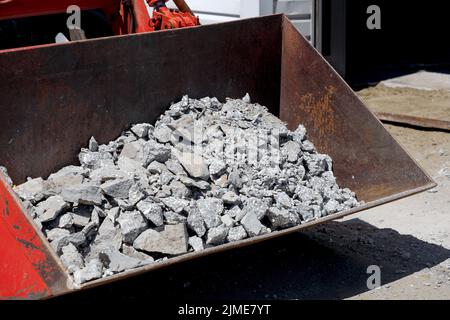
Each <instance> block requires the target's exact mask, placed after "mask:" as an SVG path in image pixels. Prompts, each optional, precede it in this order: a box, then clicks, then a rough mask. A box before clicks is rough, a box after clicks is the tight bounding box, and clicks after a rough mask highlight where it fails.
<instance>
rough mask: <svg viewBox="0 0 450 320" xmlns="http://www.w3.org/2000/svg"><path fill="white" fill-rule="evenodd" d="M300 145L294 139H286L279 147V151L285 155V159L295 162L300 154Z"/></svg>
mask: <svg viewBox="0 0 450 320" xmlns="http://www.w3.org/2000/svg"><path fill="white" fill-rule="evenodd" d="M301 151H302V150H301V146H300V144H298V143H297V142H296V141H288V142H286V143H285V144H284V145H283V146H282V147H281V153H282V154H283V155H285V156H286V158H287V161H289V162H293V163H295V162H297V160H298V158H299V155H300V154H301Z"/></svg>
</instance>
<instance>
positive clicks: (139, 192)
mask: <svg viewBox="0 0 450 320" xmlns="http://www.w3.org/2000/svg"><path fill="white" fill-rule="evenodd" d="M144 198H145V193H144V191H143V189H142V187H141V185H140V183H135V184H134V185H132V186H131V188H130V190H129V191H128V201H129V202H130V204H132V205H133V206H134V205H136V204H137V203H138V202H139V201H141V200H142V199H144Z"/></svg>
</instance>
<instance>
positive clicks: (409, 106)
mask: <svg viewBox="0 0 450 320" xmlns="http://www.w3.org/2000/svg"><path fill="white" fill-rule="evenodd" d="M358 95H359V96H360V97H361V98H362V99H363V100H364V101H365V102H366V103H367V105H368V106H370V108H371V109H372V110H373V111H375V112H390V113H396V114H405V115H408V116H416V117H427V118H431V119H437V120H446V121H450V91H449V90H433V91H431V90H418V89H414V88H390V87H387V86H385V85H384V84H379V85H378V86H376V87H371V88H367V89H364V90H361V91H359V92H358Z"/></svg>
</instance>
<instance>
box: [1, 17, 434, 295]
mask: <svg viewBox="0 0 450 320" xmlns="http://www.w3.org/2000/svg"><path fill="white" fill-rule="evenodd" d="M0 71H1V74H2V77H1V78H0V110H1V113H0V114H1V123H2V129H1V130H0V146H1V149H2V152H1V153H0V164H1V165H4V166H6V167H7V168H8V169H9V172H10V175H11V177H12V178H13V180H14V181H15V182H16V183H18V184H19V183H22V182H24V181H25V179H26V177H27V176H31V177H39V176H42V177H47V176H48V175H49V174H50V173H52V172H54V171H56V170H58V169H59V168H61V167H63V166H65V165H69V164H74V163H76V162H77V158H76V155H77V154H78V152H79V150H80V148H81V147H83V146H85V145H86V143H87V141H88V140H89V138H90V137H91V136H92V135H93V136H95V137H96V138H97V140H98V141H99V142H101V143H103V142H107V141H109V140H112V139H114V138H116V137H117V136H118V135H119V134H120V132H121V131H122V129H125V128H126V127H127V126H129V125H130V124H132V123H138V122H154V121H155V120H156V118H157V117H158V116H159V115H160V114H161V113H162V112H164V111H165V110H164V109H165V108H166V107H168V106H169V105H170V103H171V102H172V101H175V100H177V99H180V98H181V97H182V96H183V95H184V94H189V95H190V96H191V97H194V98H200V97H203V96H216V97H218V98H220V99H225V98H226V97H242V96H243V95H244V94H245V93H246V92H248V93H249V94H250V95H251V97H252V100H254V101H257V102H259V103H261V104H263V105H266V106H267V107H268V108H269V109H270V111H271V112H273V113H274V114H276V115H278V116H279V117H280V118H281V119H282V120H284V121H286V122H287V123H288V125H289V128H290V129H295V128H296V127H297V125H298V124H299V123H302V124H304V125H305V126H306V129H307V130H308V134H309V138H310V140H312V142H313V143H314V144H315V145H316V147H317V149H318V150H319V151H320V152H323V153H327V154H329V155H330V156H331V157H332V158H333V159H334V172H335V175H336V177H337V181H338V183H339V184H340V185H341V186H342V187H349V188H351V189H352V190H353V191H355V192H356V194H357V196H358V199H359V200H363V201H365V202H366V204H365V205H364V206H362V207H359V208H356V209H353V210H350V211H346V212H342V213H339V214H335V215H331V216H327V217H324V218H321V219H319V220H316V221H314V222H311V223H306V224H303V225H300V226H297V227H294V228H290V229H287V230H283V231H276V232H273V233H270V234H267V235H263V236H259V237H255V238H251V239H246V240H242V241H239V242H236V243H229V244H225V245H221V246H218V247H214V248H209V249H206V250H204V251H201V252H194V253H188V254H185V255H183V256H178V257H175V258H171V259H168V260H166V261H163V262H160V263H155V264H153V265H148V266H146V267H142V268H139V269H135V270H131V271H127V272H124V273H121V274H118V275H115V276H111V277H108V278H105V279H100V280H96V281H93V282H90V283H87V284H85V285H83V286H82V287H81V288H75V287H74V286H73V284H72V282H71V279H70V276H69V274H68V272H67V271H66V270H65V268H64V267H63V266H62V264H61V262H60V261H59V258H58V257H57V256H56V254H55V253H54V252H53V250H52V249H51V248H50V245H49V243H48V241H47V240H46V239H45V237H44V236H43V234H42V233H41V232H40V231H38V230H37V229H36V228H35V227H34V224H33V223H32V221H31V219H30V218H29V217H28V215H27V214H26V213H25V210H24V208H23V206H22V204H21V201H20V200H19V198H18V197H17V196H16V195H15V194H14V192H13V191H12V189H11V188H10V187H9V186H8V185H7V183H6V181H5V179H4V177H3V176H2V174H1V173H0V243H1V244H2V245H1V246H0V298H47V297H51V296H56V295H61V294H65V293H68V292H72V291H75V290H83V289H85V288H89V287H92V286H98V285H104V284H107V283H109V282H111V281H117V280H122V279H125V278H127V277H129V276H131V275H137V274H141V273H144V272H149V271H151V270H155V269H158V268H163V267H167V266H170V265H173V264H176V263H180V262H182V261H185V260H189V259H194V258H199V257H201V256H205V255H208V254H211V253H215V252H220V251H224V250H229V249H232V248H236V247H241V246H246V245H249V244H252V243H256V242H259V241H263V240H268V239H271V238H274V237H279V236H282V235H285V234H288V233H291V232H296V231H299V230H301V229H303V228H307V227H309V226H311V225H316V224H320V223H324V222H326V221H330V220H333V219H336V218H340V217H343V216H345V215H349V214H352V213H355V212H358V211H362V210H365V209H367V208H370V207H374V206H378V205H381V204H384V203H387V202H390V201H393V200H396V199H399V198H402V197H405V196H408V195H412V194H414V193H418V192H421V191H424V190H426V189H429V188H431V187H433V186H435V184H434V182H433V181H432V180H431V178H430V177H429V176H428V175H427V174H426V173H425V172H424V171H423V170H422V169H421V168H420V167H419V166H418V165H417V163H416V162H415V161H414V160H413V159H411V157H410V156H409V155H408V153H407V152H405V150H404V149H403V148H402V147H401V146H400V145H399V144H398V143H397V142H396V141H395V140H394V138H392V136H391V135H390V134H389V133H388V132H387V131H386V130H385V129H384V127H383V125H382V124H381V122H380V121H378V120H377V119H376V117H375V116H374V115H373V114H372V113H371V112H370V111H369V110H368V109H367V108H366V107H365V106H364V104H363V103H362V102H361V101H360V100H359V99H358V98H357V96H356V95H355V94H354V93H353V91H352V90H351V89H350V88H349V87H348V86H347V85H346V83H345V82H344V81H343V80H342V79H341V78H340V77H339V75H338V74H337V73H336V72H335V71H334V70H333V68H332V67H331V66H330V65H329V64H328V63H327V62H326V61H325V60H324V59H323V58H322V57H321V55H320V54H319V53H318V52H317V51H316V50H315V49H314V48H313V47H312V46H311V45H310V44H309V43H308V41H307V40H305V38H303V36H302V35H301V34H300V33H299V32H298V31H297V30H296V29H295V28H294V26H293V25H292V24H291V23H290V22H289V20H288V19H287V18H286V17H285V16H283V15H274V16H267V17H263V18H255V19H248V20H240V21H236V22H228V23H222V24H217V25H210V26H200V27H194V28H189V29H180V30H173V31H163V32H155V33H147V34H137V35H127V36H118V37H110V38H103V39H96V40H87V41H81V42H72V43H68V44H62V45H46V46H41V47H37V48H32V49H27V48H23V49H18V50H17V49H16V50H11V51H4V52H1V53H0Z"/></svg>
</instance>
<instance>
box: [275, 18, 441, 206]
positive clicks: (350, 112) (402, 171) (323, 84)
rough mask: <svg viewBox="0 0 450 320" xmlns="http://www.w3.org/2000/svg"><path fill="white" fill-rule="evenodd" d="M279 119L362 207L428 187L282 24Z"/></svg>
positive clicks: (389, 138)
mask: <svg viewBox="0 0 450 320" xmlns="http://www.w3.org/2000/svg"><path fill="white" fill-rule="evenodd" d="M280 117H281V119H283V120H285V121H286V122H287V123H288V125H289V128H290V129H292V130H295V129H296V128H297V126H298V124H300V123H301V124H304V125H305V127H306V129H307V132H308V137H309V138H310V140H311V141H312V142H313V143H314V144H315V145H316V147H317V149H318V150H319V151H320V152H322V153H327V154H329V155H330V156H331V157H332V158H333V160H334V164H333V165H334V172H335V175H336V177H337V180H338V183H339V184H340V185H341V186H343V187H349V188H351V189H352V190H353V191H355V192H356V193H357V195H358V197H359V199H360V200H364V201H366V202H369V201H373V200H379V199H381V198H384V197H387V196H392V195H395V194H399V193H402V192H405V191H410V190H413V189H416V188H420V187H423V186H426V185H430V186H431V185H432V181H431V180H430V178H429V177H428V176H427V175H426V174H425V173H424V171H423V170H422V169H421V168H420V167H419V166H418V165H417V163H416V162H415V161H414V160H413V159H412V158H411V157H410V156H409V155H408V154H407V152H405V150H404V149H403V148H402V147H401V146H400V145H399V144H398V143H397V142H396V141H395V140H394V138H393V137H392V136H391V135H390V134H389V133H388V132H387V130H386V129H385V128H384V127H383V125H382V123H381V122H380V121H378V119H376V117H375V116H374V115H373V114H372V113H371V112H370V111H369V110H368V109H367V107H366V106H365V105H364V104H363V103H362V102H361V101H360V100H359V99H358V97H357V96H356V95H355V93H354V92H353V91H352V90H351V88H350V87H349V86H348V85H347V84H346V83H345V82H344V80H342V78H341V77H340V76H339V75H338V74H337V73H336V72H335V71H334V70H333V69H332V67H331V66H330V65H329V64H328V63H327V62H326V61H325V60H324V59H323V58H322V57H321V56H320V54H319V53H317V51H316V50H315V49H314V48H313V47H312V46H310V45H309V43H308V42H307V41H306V40H305V39H304V38H303V37H302V36H301V35H300V34H299V33H298V32H297V30H296V29H295V28H294V27H293V25H292V24H291V23H290V22H289V21H288V20H287V19H285V20H284V22H283V44H282V71H281V93H280Z"/></svg>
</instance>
